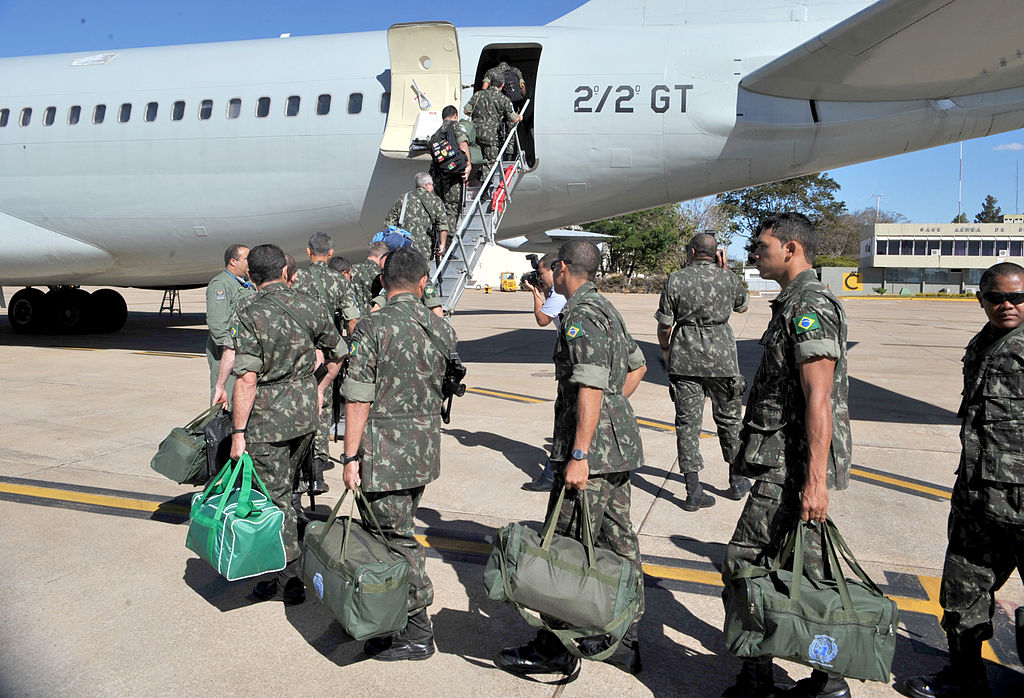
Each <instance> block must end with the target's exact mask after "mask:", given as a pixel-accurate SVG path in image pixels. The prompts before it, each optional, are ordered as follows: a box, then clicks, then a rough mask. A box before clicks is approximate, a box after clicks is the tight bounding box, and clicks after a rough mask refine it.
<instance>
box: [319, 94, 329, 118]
mask: <svg viewBox="0 0 1024 698" xmlns="http://www.w3.org/2000/svg"><path fill="white" fill-rule="evenodd" d="M330 111H331V96H330V95H320V96H319V97H317V98H316V113H317V116H323V115H324V114H327V113H329V112H330Z"/></svg>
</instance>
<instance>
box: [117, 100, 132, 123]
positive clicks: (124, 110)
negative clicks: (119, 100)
mask: <svg viewBox="0 0 1024 698" xmlns="http://www.w3.org/2000/svg"><path fill="white" fill-rule="evenodd" d="M130 118H132V105H130V104H128V103H127V102H125V103H124V104H122V105H121V108H120V109H119V110H118V112H117V120H118V121H119V122H120V123H122V124H126V123H128V120H129V119H130Z"/></svg>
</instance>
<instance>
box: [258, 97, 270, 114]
mask: <svg viewBox="0 0 1024 698" xmlns="http://www.w3.org/2000/svg"><path fill="white" fill-rule="evenodd" d="M269 113H270V97H260V99H259V101H258V102H256V116H258V117H259V118H261V119H262V118H263V117H265V116H266V115H267V114H269Z"/></svg>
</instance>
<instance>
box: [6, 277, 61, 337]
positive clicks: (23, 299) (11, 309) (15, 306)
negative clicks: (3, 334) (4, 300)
mask: <svg viewBox="0 0 1024 698" xmlns="http://www.w3.org/2000/svg"><path fill="white" fill-rule="evenodd" d="M49 314H50V311H49V301H48V299H47V294H45V293H43V292H42V291H40V290H39V289H38V288H23V289H21V290H20V291H18V292H17V293H15V294H14V296H13V297H12V298H11V302H10V303H9V304H8V305H7V318H8V319H9V320H10V322H11V329H12V330H14V331H15V332H17V333H19V334H25V333H32V332H42V331H43V330H45V329H46V324H47V322H48V316H49Z"/></svg>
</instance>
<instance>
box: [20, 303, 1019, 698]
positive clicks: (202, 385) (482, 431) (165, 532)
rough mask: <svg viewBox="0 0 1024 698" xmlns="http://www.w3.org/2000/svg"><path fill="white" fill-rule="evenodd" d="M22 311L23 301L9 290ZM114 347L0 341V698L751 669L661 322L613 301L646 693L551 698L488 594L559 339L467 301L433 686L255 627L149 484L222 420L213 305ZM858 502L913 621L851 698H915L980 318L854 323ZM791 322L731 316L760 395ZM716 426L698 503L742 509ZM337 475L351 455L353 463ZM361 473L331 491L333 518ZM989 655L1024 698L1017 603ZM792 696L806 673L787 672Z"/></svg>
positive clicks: (893, 589)
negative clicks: (908, 692) (210, 419)
mask: <svg viewBox="0 0 1024 698" xmlns="http://www.w3.org/2000/svg"><path fill="white" fill-rule="evenodd" d="M4 290H5V292H6V297H7V298H10V297H11V295H13V292H14V291H15V290H17V289H12V288H7V289H4ZM125 295H126V298H127V300H128V303H129V308H130V311H131V312H130V317H129V320H128V324H127V326H126V328H125V329H124V330H123V331H122V332H120V333H118V334H114V335H86V336H20V335H15V334H13V333H12V332H11V331H10V328H9V325H8V323H7V319H6V315H4V316H3V318H2V319H0V386H2V394H3V396H4V399H3V401H2V403H0V420H2V423H3V425H4V426H3V430H2V432H0V517H2V519H3V521H4V525H3V529H2V532H0V540H2V543H3V551H4V561H3V565H2V571H0V580H2V582H3V586H2V588H3V589H4V591H5V599H4V600H5V603H3V605H2V607H0V695H18V696H35V695H40V696H42V695H81V696H109V695H143V694H145V695H175V694H181V693H186V692H187V693H190V694H195V695H210V696H213V695H235V694H242V693H255V692H258V693H262V694H278V695H313V696H319V695H330V694H337V693H339V692H340V693H351V692H355V691H359V692H360V693H363V694H365V695H409V694H416V695H427V696H435V695H444V696H446V697H455V696H520V695H522V696H556V695H565V696H583V695H594V694H604V695H628V696H644V695H656V696H717V695H719V694H720V693H721V691H722V690H723V689H724V688H726V687H727V686H729V685H731V683H732V682H733V679H734V676H735V673H736V671H737V670H738V668H739V662H738V660H736V659H735V658H733V657H731V656H729V655H728V653H727V652H726V650H725V647H724V645H723V642H722V635H721V627H722V621H723V617H724V612H723V609H722V603H721V599H720V594H721V582H720V577H719V573H718V568H719V566H720V564H721V560H722V556H723V553H724V549H725V543H726V542H727V541H728V539H729V537H730V536H731V534H732V531H733V528H734V526H735V522H736V519H737V517H738V516H739V513H740V510H741V508H742V502H733V501H730V500H728V499H725V498H724V497H721V496H718V502H717V504H716V505H715V506H714V507H712V508H710V509H704V510H702V511H699V512H696V513H687V512H685V511H683V510H682V509H681V508H680V506H679V504H680V502H681V501H682V499H683V498H685V487H684V486H683V482H682V478H681V476H680V475H679V473H678V470H677V467H676V454H675V438H674V433H673V430H672V419H673V408H672V405H671V403H670V401H669V397H668V390H667V375H666V373H665V370H664V368H663V367H662V366H661V362H660V358H659V351H658V347H657V340H656V336H655V329H656V325H655V321H654V319H653V317H652V316H653V313H654V311H655V309H656V306H657V297H656V296H650V295H613V296H611V298H612V300H613V302H614V303H615V305H616V307H618V309H619V310H620V311H621V312H622V314H623V316H624V318H625V319H626V321H627V324H628V326H629V328H630V331H631V332H632V333H633V334H634V336H635V337H636V339H637V341H638V342H639V343H640V344H641V346H642V347H643V349H644V352H645V354H646V356H647V359H648V372H647V375H646V377H645V379H644V382H643V383H642V384H641V385H640V387H639V388H638V389H637V391H636V393H635V395H634V396H633V398H632V403H633V406H634V409H635V411H636V414H637V417H638V418H639V419H640V423H641V426H642V427H643V428H642V430H641V431H642V434H643V439H644V452H645V463H644V466H643V467H642V468H641V469H640V470H639V471H638V472H637V473H636V475H635V477H634V479H633V512H632V514H633V523H634V525H635V527H636V528H637V530H638V533H639V535H640V544H641V549H642V551H643V553H644V556H645V572H646V587H645V589H646V599H647V612H646V614H645V615H644V617H643V620H642V622H641V630H640V638H641V642H642V645H643V660H644V669H643V671H642V672H641V673H640V674H639V675H638V676H635V677H634V676H631V675H629V674H626V673H624V672H622V671H620V670H618V669H616V668H615V667H612V666H609V665H606V664H600V663H593V662H588V663H585V665H584V666H583V667H582V671H581V672H580V675H579V677H578V678H577V679H576V680H575V681H572V682H569V683H561V684H560V683H559V681H558V679H559V677H549V678H547V679H545V680H544V681H542V682H541V681H532V680H528V679H523V678H518V677H515V676H512V675H509V674H507V673H505V672H503V671H501V670H499V669H497V668H496V667H495V666H494V663H493V662H494V658H495V656H496V655H497V653H498V651H499V650H500V649H501V648H502V647H504V646H507V645H511V644H520V643H522V642H525V641H526V640H527V639H529V638H530V637H531V636H532V634H533V633H532V631H531V629H530V628H529V627H528V626H527V625H526V623H525V622H523V621H522V619H520V618H519V616H518V614H517V613H516V612H515V611H514V609H512V608H511V607H510V606H508V605H506V604H502V603H497V602H493V601H489V600H487V599H486V597H485V595H484V592H483V585H482V575H483V564H484V562H485V561H486V555H487V551H488V550H489V543H490V540H491V537H492V536H493V534H494V531H495V529H496V528H498V527H500V526H502V525H504V524H505V523H508V522H509V521H526V522H539V520H540V518H541V517H542V516H543V512H544V505H545V501H546V495H544V494H535V493H530V492H525V491H523V490H521V489H520V486H521V485H522V484H523V483H524V482H526V481H527V480H529V479H532V478H533V477H534V476H536V475H537V474H538V473H539V472H540V470H541V467H542V466H543V464H544V460H545V457H546V451H545V448H546V446H547V445H548V444H549V443H550V436H551V417H552V402H553V399H554V395H555V383H554V374H553V370H552V365H551V360H550V359H551V349H552V346H553V344H554V340H555V334H554V330H553V329H551V328H545V329H541V328H538V327H536V325H535V323H534V320H533V316H532V313H531V301H530V297H529V296H528V295H526V294H523V293H518V294H501V293H492V294H485V293H483V292H481V291H468V292H467V293H466V295H465V296H464V298H463V300H462V303H461V305H460V308H459V311H458V313H457V314H456V315H455V317H454V319H453V326H454V327H455V329H456V331H457V332H458V335H459V352H460V354H461V355H462V358H463V360H464V361H466V363H467V366H468V368H469V374H468V376H467V378H466V384H467V385H468V386H469V392H467V394H466V395H465V396H464V397H462V398H457V399H456V400H455V404H454V408H453V416H452V422H451V424H450V425H448V426H445V427H444V429H443V437H442V474H441V478H440V479H439V480H438V481H437V482H435V483H433V484H432V485H430V486H428V487H427V490H426V494H425V496H424V498H423V502H422V506H421V509H420V512H419V517H418V522H417V523H418V525H419V526H420V529H419V532H420V533H421V534H422V536H423V540H424V541H425V543H427V544H428V545H429V546H430V547H429V559H428V562H427V571H428V573H429V575H430V576H431V578H432V579H433V582H434V589H435V600H434V605H433V606H432V607H431V608H430V612H431V615H432V617H433V620H434V625H435V631H436V642H437V649H438V652H437V654H435V655H434V657H432V658H431V659H429V660H427V661H424V662H400V663H395V664H387V663H381V662H377V661H374V660H371V659H368V658H367V657H366V656H365V655H364V654H363V653H362V643H358V642H355V641H353V640H351V639H349V638H348V637H347V636H346V635H345V633H344V632H343V631H342V630H341V627H340V625H339V624H338V623H337V622H336V621H335V620H334V619H333V618H332V617H331V615H330V613H329V612H328V611H327V609H326V608H325V607H323V606H322V605H321V604H320V603H319V602H318V601H317V600H316V599H315V595H314V594H312V593H310V594H309V599H308V600H307V601H306V603H305V604H303V605H300V606H291V607H286V606H283V605H282V604H281V603H280V602H276V601H275V602H266V603H257V602H256V601H255V600H254V598H253V597H252V595H251V588H252V581H251V580H247V581H241V582H236V583H229V582H227V581H225V580H224V579H223V578H222V577H220V576H219V575H218V574H217V573H216V572H214V570H213V569H212V568H210V567H209V566H208V565H206V564H205V563H203V562H201V561H200V560H199V559H198V558H197V557H196V556H195V555H194V554H193V553H192V552H191V551H189V550H187V549H186V548H185V547H184V540H185V533H186V529H187V520H186V516H187V509H188V502H189V498H190V496H191V494H192V493H193V492H195V491H196V490H195V489H193V488H188V487H183V486H179V485H177V484H175V483H173V482H171V481H169V480H167V479H165V478H163V477H162V476H160V475H158V474H157V473H155V472H154V471H152V470H151V469H150V467H149V461H150V458H151V457H152V455H153V453H154V451H155V449H156V446H157V444H158V443H159V442H160V441H161V440H162V439H163V438H164V437H165V436H166V435H167V433H168V431H170V429H171V428H172V427H174V426H180V425H182V424H184V423H186V422H187V421H189V420H190V419H191V418H192V417H193V416H195V415H196V414H198V413H199V412H201V411H202V410H203V409H205V407H206V406H207V404H208V397H209V385H208V383H207V381H208V369H207V364H206V360H205V356H204V354H203V351H204V344H205V341H206V327H205V324H204V322H205V321H204V314H203V313H204V300H203V298H204V296H203V291H202V290H201V289H200V290H194V291H186V292H183V293H182V311H183V312H182V314H180V315H178V314H175V315H170V316H169V315H168V314H166V313H164V314H163V315H160V314H158V313H157V312H156V311H157V308H159V306H160V293H159V292H152V291H135V290H130V291H127V292H126V294H125ZM844 302H845V305H846V308H847V312H848V314H849V318H850V333H849V340H850V351H849V360H850V377H851V379H850V404H851V414H852V418H853V438H854V456H853V460H854V469H853V473H854V477H853V482H852V484H851V486H850V488H849V489H848V490H846V491H844V492H837V493H833V495H832V499H831V504H830V514H831V515H832V517H833V519H834V520H835V521H836V523H837V524H838V526H839V528H840V530H841V531H842V532H843V535H844V536H845V538H846V540H847V542H848V543H849V545H850V547H851V548H852V549H853V551H854V552H855V553H856V555H857V557H858V559H859V560H860V562H861V563H862V564H863V566H864V567H865V568H866V569H867V571H868V573H869V574H871V576H872V577H873V578H874V580H875V581H876V582H878V583H879V584H880V585H881V586H882V588H883V590H885V592H886V593H887V594H888V595H890V596H891V597H893V598H894V599H896V601H897V603H898V604H899V606H900V608H901V624H900V629H899V633H898V638H897V650H896V659H895V661H894V664H893V672H894V676H893V680H892V681H891V682H890V684H888V685H886V684H879V683H861V682H857V681H854V682H851V683H852V688H853V694H854V695H856V696H889V695H896V691H895V690H894V688H893V686H898V685H899V684H900V683H902V681H903V680H904V679H905V678H906V677H907V676H910V675H913V674H917V673H922V672H931V671H935V670H937V669H939V668H940V667H941V666H942V665H943V663H944V661H945V657H946V645H945V639H944V636H943V634H942V632H941V630H940V628H939V617H940V615H941V608H940V607H939V605H938V585H939V578H940V576H941V569H942V559H943V553H944V550H945V545H946V535H945V523H946V517H947V515H948V512H949V491H950V488H951V486H952V484H953V480H954V470H955V468H956V464H957V460H958V453H959V441H958V436H957V433H958V423H957V420H956V416H955V415H956V409H957V406H958V403H959V398H960V388H961V373H960V371H961V366H960V357H961V356H962V355H963V347H964V345H965V344H966V343H967V341H968V340H969V339H970V337H971V336H972V334H973V333H974V332H976V331H977V330H978V329H980V327H981V326H982V325H983V324H984V321H985V318H984V314H983V313H982V311H981V309H980V308H979V307H978V306H977V304H976V303H973V302H943V301H912V300H888V299H886V300H882V299H850V300H846V301H844ZM769 315H770V309H769V306H768V302H767V301H766V300H764V299H754V300H753V301H752V303H751V309H750V312H748V313H746V314H743V315H734V316H733V319H732V325H733V328H734V330H735V332H736V336H737V339H738V345H739V354H740V364H741V370H742V371H743V373H744V375H745V376H746V377H747V380H748V381H750V380H752V379H753V375H754V371H755V369H756V366H757V363H758V361H759V357H760V347H759V345H758V340H759V338H760V336H761V333H762V332H763V330H764V329H765V327H766V325H767V321H768V317H769ZM710 413H711V410H710V406H708V407H706V409H705V420H704V429H705V430H706V432H707V433H706V434H705V436H706V437H707V438H704V439H702V441H701V445H702V453H703V455H704V457H705V463H706V467H705V470H704V472H703V474H702V479H703V480H704V481H706V482H707V484H708V491H709V492H711V493H712V494H714V495H720V494H721V493H722V492H723V491H724V490H725V489H726V487H727V484H728V479H727V468H726V465H725V463H724V462H723V460H722V456H721V453H720V451H719V447H718V441H717V438H716V437H715V436H714V431H715V428H714V424H713V422H712V420H711V414H710ZM332 450H333V451H334V452H335V453H336V454H340V453H341V444H340V443H339V444H334V445H332ZM340 472H341V469H340V468H336V469H334V470H331V471H329V472H328V473H327V481H328V483H329V484H330V486H331V492H330V493H329V494H327V495H325V496H324V497H321V498H318V500H317V504H318V507H317V508H318V512H319V513H320V514H326V513H327V507H329V506H330V505H332V504H333V503H334V502H335V501H336V497H337V496H338V495H339V494H340V492H341V489H342V484H341V475H340ZM997 600H998V609H997V613H996V636H995V637H994V638H993V640H992V642H990V643H988V644H987V645H986V648H985V655H986V657H987V658H988V659H989V660H990V664H989V677H990V679H991V681H992V683H993V688H994V690H995V693H996V695H1005V696H1011V695H1021V694H1022V693H1024V674H1022V670H1021V665H1020V662H1019V660H1018V658H1017V656H1016V651H1015V646H1014V636H1013V628H1012V620H1011V619H1012V617H1013V609H1014V608H1016V607H1017V606H1020V605H1024V588H1022V586H1021V582H1020V579H1019V578H1018V577H1017V576H1016V575H1015V576H1013V577H1011V579H1010V580H1009V582H1008V583H1007V584H1006V585H1005V587H1004V588H1003V589H1002V591H1001V592H1000V593H999V594H998V596H997ZM776 666H777V668H776V678H777V679H778V680H779V681H780V682H784V683H785V682H792V681H794V680H797V679H799V678H802V677H804V676H806V675H807V674H808V673H809V670H808V669H807V668H805V667H802V666H800V665H797V664H793V663H789V662H777V664H776Z"/></svg>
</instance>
